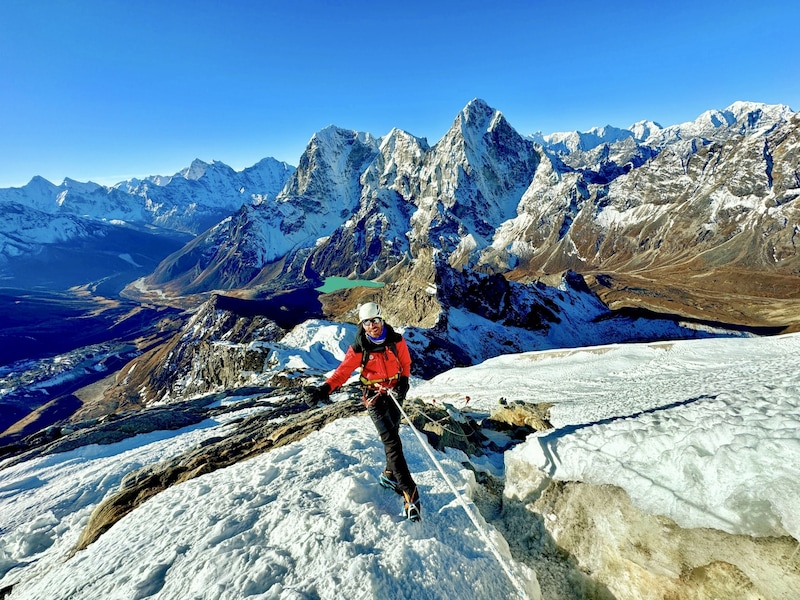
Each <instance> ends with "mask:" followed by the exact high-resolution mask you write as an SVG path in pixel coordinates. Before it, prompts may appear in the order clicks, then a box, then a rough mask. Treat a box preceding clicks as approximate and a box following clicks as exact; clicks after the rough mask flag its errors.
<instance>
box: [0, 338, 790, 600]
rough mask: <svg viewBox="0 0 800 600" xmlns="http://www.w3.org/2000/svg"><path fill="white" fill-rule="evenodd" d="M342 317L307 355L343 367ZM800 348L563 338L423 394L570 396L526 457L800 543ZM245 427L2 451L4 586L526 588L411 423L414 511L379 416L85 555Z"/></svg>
mask: <svg viewBox="0 0 800 600" xmlns="http://www.w3.org/2000/svg"><path fill="white" fill-rule="evenodd" d="M337 331H338V330H336V328H330V329H328V330H326V331H320V332H319V335H318V336H317V337H316V338H314V339H312V340H310V341H309V340H308V339H307V338H305V337H304V338H303V344H305V346H306V347H305V348H303V349H301V350H298V352H297V354H296V356H295V359H294V363H293V366H294V367H295V368H296V367H297V366H298V361H300V360H301V358H300V357H302V356H303V355H305V353H307V354H308V355H309V356H311V355H313V356H314V357H315V361H316V362H318V363H320V362H322V363H325V362H326V364H328V365H330V366H331V367H332V366H334V365H335V364H336V358H335V357H334V356H333V355H332V354H331V353H330V350H327V351H323V348H328V349H331V348H336V347H337V346H338V345H339V344H338V341H337V340H328V339H327V335H328V334H336V332H337ZM799 357H800V334H793V335H786V336H780V337H772V338H738V339H737V338H729V339H706V340H691V341H681V342H674V343H658V344H631V345H612V346H598V347H593V348H582V349H573V350H558V351H555V350H550V351H541V352H533V353H525V354H518V355H509V356H503V357H499V358H496V359H492V360H489V361H486V362H485V363H483V364H481V365H478V366H475V367H471V368H466V369H455V370H453V371H450V372H447V373H444V374H442V375H440V376H438V377H436V378H434V379H433V380H431V381H427V382H422V381H414V382H413V384H412V390H411V393H410V395H411V396H412V397H413V396H418V397H420V398H423V399H425V400H427V401H431V402H432V401H433V400H434V399H435V400H436V401H437V403H442V402H445V401H446V402H449V403H451V404H452V405H454V406H455V407H457V408H462V407H464V397H465V396H466V395H469V396H470V397H471V401H470V403H469V405H468V406H467V407H465V408H467V409H468V410H470V411H472V412H474V413H478V414H479V413H484V412H488V411H489V410H491V408H492V407H493V406H494V405H496V404H497V402H498V399H499V397H500V396H503V397H505V398H507V399H508V400H509V401H512V400H528V401H538V402H545V401H548V402H553V403H554V404H555V406H554V407H553V410H552V420H553V424H554V426H555V427H556V429H555V430H554V431H552V432H549V433H544V434H538V435H535V436H532V437H530V438H529V439H528V441H527V442H525V443H524V444H523V445H521V446H519V447H518V448H517V449H515V450H513V451H511V452H509V453H507V456H506V461H507V462H508V461H523V462H524V463H525V464H528V465H529V466H530V468H531V469H534V468H537V469H541V470H543V471H544V472H545V473H546V474H548V475H549V476H552V477H555V478H557V479H575V480H583V481H588V482H608V483H613V484H615V485H619V486H621V487H623V488H625V489H626V490H627V491H628V493H629V494H630V495H631V497H632V498H633V501H634V502H635V503H637V504H639V505H640V506H645V507H646V508H647V509H649V510H651V511H653V512H656V513H659V514H665V515H668V516H670V517H671V518H673V519H675V520H676V521H678V522H679V523H680V524H682V525H684V526H691V527H696V526H706V527H717V528H720V529H724V530H726V531H738V532H744V533H750V534H753V535H767V534H779V533H782V532H788V533H789V534H791V535H792V536H793V537H794V538H795V539H800V526H799V525H798V521H797V517H796V515H798V514H800V483H798V482H800V472H798V467H797V465H798V464H800V460H799V459H800V442H798V440H797V436H796V432H797V431H798V426H800V410H799V409H800V397H798V393H797V390H798V389H800V385H798V384H800V375H798V373H800V368H799V367H800V364H799V363H800V358H799ZM334 400H336V397H335V396H334ZM250 410H252V409H250ZM235 416H236V413H233V414H231V415H229V416H228V417H227V419H232V418H234V417H235ZM226 427H229V425H228V424H227V421H226V422H223V421H207V422H205V423H202V424H200V425H199V426H196V427H193V428H189V429H187V430H182V431H178V432H169V433H166V432H165V433H154V434H148V435H144V436H138V437H137V438H134V439H132V440H127V441H125V442H121V443H118V444H114V445H111V446H103V447H97V446H89V447H85V448H81V449H78V450H74V451H71V452H68V453H64V454H60V455H54V456H48V457H44V458H39V459H34V460H30V461H28V462H25V463H22V464H19V465H13V466H7V465H3V464H2V463H0V532H2V537H0V589H2V588H3V587H5V586H10V585H13V586H14V587H13V590H12V591H11V593H10V595H9V596H8V597H9V598H10V599H13V600H19V599H23V598H25V599H34V598H52V599H58V598H65V599H66V598H70V599H78V598H86V599H89V598H92V599H94V598H108V599H117V598H118V599H142V598H162V599H163V598H181V599H184V598H198V599H199V598H209V599H210V598H245V597H247V598H281V599H299V598H309V597H315V598H321V599H327V598H390V597H396V598H433V599H436V598H479V599H480V598H485V599H495V598H510V597H514V595H515V591H514V586H513V584H512V583H511V580H510V578H509V577H507V576H506V574H505V573H504V570H503V568H502V566H501V565H500V564H499V561H498V559H497V556H495V555H494V554H493V552H492V551H491V549H490V548H489V547H488V545H487V543H486V542H485V540H484V538H483V537H482V536H481V535H479V532H478V530H477V528H476V527H475V525H474V524H473V523H472V522H471V521H470V519H469V518H468V517H467V515H466V513H465V511H464V510H462V507H461V506H459V503H458V502H457V501H456V500H455V498H454V496H453V494H452V493H451V492H450V490H449V488H448V487H447V486H446V484H445V483H444V481H443V480H442V477H441V476H440V475H439V473H438V472H437V471H436V470H435V468H434V466H433V465H432V464H431V463H430V460H429V458H428V456H427V454H426V453H425V452H424V451H423V449H422V447H421V445H420V444H419V443H418V442H417V440H416V438H415V437H414V436H413V432H411V431H410V430H409V428H408V427H404V428H403V430H402V436H403V442H404V446H405V448H406V453H407V457H408V461H409V464H410V466H411V469H412V471H413V472H414V474H415V477H416V478H417V482H418V484H419V486H420V490H421V496H422V502H423V521H422V522H421V523H419V524H412V523H408V522H405V521H402V520H401V519H399V517H398V516H397V514H398V513H399V511H400V509H401V506H400V501H399V498H398V497H397V496H394V495H393V494H392V493H391V492H388V491H386V490H384V489H382V488H380V487H379V486H378V485H377V484H376V480H375V478H376V476H377V474H378V473H379V472H380V470H381V469H382V468H383V452H382V449H381V446H380V442H379V441H378V439H377V436H376V435H375V433H374V431H373V429H372V424H371V423H370V422H369V420H368V418H367V417H366V416H363V417H361V416H359V417H354V418H350V419H343V420H340V421H337V422H335V423H332V424H330V425H328V426H327V427H325V428H324V429H322V430H320V431H318V432H316V433H314V434H312V435H311V436H309V437H308V438H306V439H305V440H303V441H302V442H298V443H294V444H291V445H288V446H284V447H282V448H280V449H278V450H275V451H273V452H271V453H269V454H266V455H262V456H259V457H256V458H253V459H251V460H249V461H246V462H242V463H239V464H236V465H234V466H231V467H229V468H226V469H222V470H219V471H216V472H214V473H211V474H208V475H205V476H202V477H199V478H197V479H194V480H191V481H188V482H185V483H183V484H181V485H178V486H175V487H173V488H171V489H169V490H167V491H165V492H163V493H161V494H159V495H158V496H156V497H155V498H153V499H151V500H149V501H147V502H145V503H144V504H143V505H142V506H140V507H139V508H137V509H136V510H134V511H133V512H131V513H130V514H128V515H127V516H126V517H124V518H123V519H122V520H121V521H120V522H118V523H117V524H116V525H114V526H113V527H112V528H111V529H110V530H109V531H108V532H106V533H105V534H104V535H103V536H101V538H100V539H99V540H98V541H97V542H95V543H94V544H92V545H90V546H89V547H88V548H87V549H86V550H84V551H81V552H79V553H77V554H76V555H75V556H72V557H69V551H70V549H71V548H72V546H73V545H74V543H75V542H76V541H77V538H78V536H79V534H80V530H81V528H82V526H83V525H84V524H85V523H86V521H87V520H88V517H89V514H90V513H91V510H92V509H93V507H94V506H96V505H97V504H98V503H99V502H100V501H101V500H102V498H103V497H105V496H106V495H108V494H110V493H113V492H114V491H115V490H116V489H117V488H118V486H119V484H120V481H121V479H122V477H123V476H124V474H125V473H126V472H128V471H129V470H131V469H132V468H135V467H137V466H140V465H144V464H150V463H153V462H155V461H158V460H161V459H164V458H167V457H168V456H171V455H174V454H175V453H177V452H180V451H181V450H182V449H184V448H188V447H191V446H193V445H195V444H198V443H201V441H202V440H203V439H205V438H207V437H211V436H217V435H222V434H224V432H225V430H226ZM435 455H436V457H437V459H438V460H440V461H441V462H442V464H443V468H444V470H445V472H446V473H447V474H448V477H449V478H450V479H451V480H452V481H453V482H454V483H455V485H456V487H457V488H458V489H459V490H460V493H462V494H463V495H464V497H465V498H467V499H469V498H470V497H471V494H472V493H473V490H474V489H475V485H476V484H475V483H474V475H473V474H472V472H471V471H469V470H467V469H465V468H464V467H463V466H462V465H461V461H463V460H465V458H466V457H465V456H464V455H463V454H461V453H460V452H455V451H450V452H448V453H446V454H444V453H438V452H437V453H435ZM476 463H477V466H478V467H479V468H483V469H486V470H489V471H491V472H494V473H497V472H498V469H502V466H501V465H499V463H495V464H492V463H491V462H489V461H487V460H486V459H483V461H476ZM507 485H513V482H507ZM479 518H480V517H479ZM482 526H483V527H485V528H487V529H488V530H489V531H490V535H491V537H492V540H493V541H494V542H495V543H496V546H497V548H498V549H499V555H500V557H501V559H502V560H503V561H505V562H506V565H507V566H508V568H509V569H510V570H511V572H512V573H513V574H514V575H515V576H516V577H517V578H519V580H521V581H523V582H525V583H524V585H525V587H526V590H525V593H527V594H528V596H529V597H531V598H536V597H538V596H539V593H538V584H537V583H536V579H535V575H534V574H533V573H532V572H531V571H530V570H529V569H528V568H527V567H526V566H525V565H524V564H522V563H520V562H516V561H514V560H512V559H511V557H510V555H509V552H508V549H507V547H505V545H504V543H503V540H502V539H499V536H498V535H497V534H496V533H494V530H492V529H491V528H490V526H489V525H486V524H485V523H482ZM456 575H457V576H456Z"/></svg>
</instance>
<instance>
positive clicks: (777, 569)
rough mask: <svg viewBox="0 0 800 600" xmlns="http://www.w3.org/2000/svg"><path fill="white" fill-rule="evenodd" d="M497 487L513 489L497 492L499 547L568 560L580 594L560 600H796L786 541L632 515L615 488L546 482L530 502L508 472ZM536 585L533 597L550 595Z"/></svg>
mask: <svg viewBox="0 0 800 600" xmlns="http://www.w3.org/2000/svg"><path fill="white" fill-rule="evenodd" d="M506 480H507V481H513V486H509V487H507V488H506V497H505V498H504V508H503V517H502V521H503V528H504V529H505V531H506V535H507V537H508V536H509V535H513V532H517V534H518V535H519V537H518V538H517V539H515V540H510V542H509V543H510V544H511V546H512V547H514V546H515V545H517V546H518V547H520V548H528V549H530V548H531V547H537V548H540V551H539V552H538V555H539V556H541V557H544V556H547V555H551V556H552V555H554V554H558V553H561V554H564V553H566V554H567V555H569V556H570V557H571V559H570V560H571V561H572V564H573V568H572V569H571V570H570V573H571V574H569V573H568V574H567V579H572V580H573V582H572V584H568V587H569V586H570V585H573V584H574V586H575V587H576V588H577V589H578V590H580V593H578V594H577V595H576V594H575V592H574V591H573V592H568V594H567V595H565V596H563V597H572V598H638V599H641V600H678V599H693V600H700V599H703V600H712V599H718V598H725V599H726V600H755V599H762V600H789V599H790V598H794V597H796V594H797V590H800V555H798V544H797V541H796V540H794V539H793V538H791V537H780V538H775V537H763V538H755V537H748V536H743V535H732V534H728V533H725V532H722V531H718V530H715V529H682V528H681V527H679V526H678V525H676V524H675V523H674V522H673V521H671V520H670V519H668V518H666V517H662V516H658V515H651V514H647V513H644V512H642V511H641V510H639V509H638V508H636V507H635V506H633V505H632V504H631V502H630V499H629V498H628V496H627V494H626V493H625V492H624V491H623V490H622V489H620V488H617V487H615V486H608V485H600V486H596V485H589V484H586V483H579V482H568V483H563V482H549V483H548V484H547V486H546V487H545V489H544V490H543V491H541V492H540V491H539V489H540V488H541V482H535V480H532V479H531V478H530V477H529V474H528V473H524V472H522V471H521V470H520V469H519V468H515V467H512V468H510V469H508V470H507V472H506ZM526 481H528V482H529V483H533V486H532V487H526V484H525V482H526ZM532 566H533V567H534V568H536V566H535V560H534V565H532ZM541 570H542V572H544V571H545V569H541ZM580 572H582V573H588V574H591V577H592V581H588V580H586V579H584V578H582V577H580V576H579V573H580ZM540 583H542V589H543V590H545V589H546V588H547V587H548V586H553V587H556V588H557V587H558V586H559V584H558V583H557V582H547V581H540ZM561 585H563V584H561Z"/></svg>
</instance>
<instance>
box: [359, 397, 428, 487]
mask: <svg viewBox="0 0 800 600" xmlns="http://www.w3.org/2000/svg"><path fill="white" fill-rule="evenodd" d="M367 412H368V413H369V416H370V418H371V419H372V422H373V423H374V424H375V429H377V430H378V435H379V436H380V438H381V442H383V450H384V452H385V453H386V470H387V471H391V472H392V473H394V476H395V477H396V478H397V482H398V484H399V485H398V486H397V487H398V488H399V490H400V491H401V492H407V493H408V495H409V496H410V497H412V498H413V497H414V494H415V492H416V489H417V484H416V483H414V479H413V478H412V477H411V472H410V471H409V470H408V464H407V463H406V457H405V456H404V455H403V443H402V442H401V441H400V420H401V419H402V416H403V415H402V414H401V413H400V409H399V408H398V406H397V405H396V404H395V403H394V400H392V399H391V398H389V396H388V395H386V394H381V395H380V396H378V398H377V400H376V401H375V404H373V405H372V406H368V407H367Z"/></svg>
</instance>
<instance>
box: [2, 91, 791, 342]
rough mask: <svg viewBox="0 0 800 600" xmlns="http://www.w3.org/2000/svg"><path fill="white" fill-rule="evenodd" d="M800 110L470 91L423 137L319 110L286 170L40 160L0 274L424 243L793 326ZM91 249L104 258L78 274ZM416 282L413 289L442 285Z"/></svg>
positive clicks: (354, 269)
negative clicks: (666, 112)
mask: <svg viewBox="0 0 800 600" xmlns="http://www.w3.org/2000/svg"><path fill="white" fill-rule="evenodd" d="M798 126H800V117H798V116H797V114H796V113H794V112H793V111H791V109H789V108H788V107H786V106H783V105H766V104H759V103H752V102H736V103H734V104H732V105H731V106H729V107H727V108H726V109H724V110H711V111H708V112H706V113H703V114H702V115H700V116H699V117H698V118H697V119H696V120H695V121H692V122H689V123H683V124H679V125H673V126H669V127H662V126H660V125H658V124H656V123H653V122H647V121H643V122H640V123H636V124H634V125H632V126H630V127H629V128H627V129H619V128H615V127H611V126H607V127H603V128H596V129H593V130H590V131H588V132H583V133H580V132H571V133H556V134H550V135H542V134H541V133H537V134H534V135H531V136H523V135H521V134H519V133H518V132H516V131H515V130H514V129H513V128H512V127H511V125H510V124H509V123H508V121H507V120H506V119H505V117H504V116H503V115H502V113H500V112H499V111H497V110H495V109H493V108H491V107H490V106H489V105H488V104H487V103H486V102H484V101H482V100H479V99H475V100H473V101H471V102H470V103H469V104H468V105H467V106H466V107H465V108H464V109H463V110H462V111H461V112H460V113H459V114H458V115H457V117H456V118H455V120H454V121H453V124H452V126H451V128H450V129H449V130H448V131H447V133H446V134H445V135H444V136H443V137H442V139H441V140H439V142H437V143H436V144H435V145H433V146H431V145H429V144H428V142H427V140H425V139H422V138H417V137H415V136H413V135H411V134H409V133H407V132H404V131H401V130H399V129H394V130H392V131H391V132H389V133H388V134H387V135H385V136H384V137H380V138H379V137H375V136H373V135H371V134H369V133H364V132H357V131H351V130H345V129H341V128H339V127H336V126H330V127H327V128H325V129H323V130H322V131H319V132H318V133H316V134H315V135H314V136H313V137H312V139H311V140H310V142H309V144H308V146H307V147H306V150H305V151H304V153H303V154H302V156H301V157H300V160H299V163H298V166H297V168H296V169H295V168H293V167H291V166H290V165H287V164H285V163H279V162H278V161H275V160H274V159H264V160H263V161H261V162H260V163H258V164H257V165H255V166H253V167H251V168H249V169H245V170H244V171H241V172H236V171H234V170H233V169H231V168H230V167H227V166H226V165H224V164H222V163H219V162H212V163H210V164H206V163H203V162H201V161H195V162H194V163H193V164H192V165H191V166H190V167H189V168H187V169H185V170H184V171H182V172H180V173H178V174H176V175H174V176H172V177H150V178H147V179H146V180H131V181H127V182H123V183H120V184H118V185H116V186H113V187H111V188H105V187H102V186H98V185H96V184H91V183H87V184H79V183H76V182H73V181H71V180H65V181H64V182H63V183H62V184H61V185H60V186H55V185H53V184H50V183H49V182H46V181H45V180H43V179H41V178H34V180H32V181H31V182H30V183H29V184H28V185H26V186H24V187H22V188H12V189H4V190H0V203H2V205H3V206H4V211H3V217H2V220H0V239H2V245H0V273H2V276H3V277H4V279H5V281H6V282H7V285H8V286H9V287H31V286H33V285H35V284H38V285H48V286H50V287H52V286H59V285H61V286H62V287H63V286H65V287H71V286H75V285H87V284H90V283H92V282H94V285H97V282H98V281H101V282H107V281H109V279H108V277H109V275H108V273H107V272H113V271H114V269H117V270H118V271H122V272H123V273H124V276H122V277H118V278H117V279H115V280H114V286H115V287H113V289H112V291H114V292H118V291H120V290H121V289H122V288H123V287H125V286H124V285H123V283H124V284H125V285H127V288H126V289H125V291H124V292H123V295H124V296H125V297H128V298H134V299H136V300H142V299H149V300H153V299H157V298H163V297H165V296H166V297H186V296H189V295H193V294H207V293H208V292H210V291H212V290H248V293H249V294H252V295H256V296H258V295H264V294H269V293H274V292H276V291H278V290H286V289H297V288H302V287H309V286H314V285H318V284H319V283H320V282H321V281H322V280H323V279H324V278H325V277H328V276H346V277H351V278H353V277H355V278H361V279H375V280H380V281H384V282H386V283H391V282H392V281H401V280H408V277H407V276H408V274H409V272H410V269H412V268H413V265H415V264H416V263H417V262H419V261H430V260H431V257H433V256H434V255H436V256H437V257H439V258H440V259H443V260H444V261H446V263H447V264H449V265H450V267H452V268H454V269H459V270H467V271H475V272H481V273H493V274H498V273H499V274H503V275H504V276H505V277H507V278H508V279H511V280H516V281H521V282H529V281H534V280H537V279H538V278H540V277H542V276H543V275H554V274H556V275H557V274H559V273H561V272H564V271H566V270H572V271H575V272H578V273H581V274H582V275H584V277H585V278H586V280H587V283H588V284H589V285H590V287H591V288H592V289H593V290H594V291H595V292H596V293H598V294H599V295H600V296H601V297H602V298H603V299H604V300H605V301H606V302H607V303H608V304H609V306H612V307H618V308H621V307H639V308H645V309H648V310H652V311H654V312H658V313H668V314H676V315H681V316H684V317H689V318H696V319H701V320H710V321H719V322H726V323H732V324H736V325H744V326H773V327H787V326H788V327H789V328H795V327H796V326H797V322H798V321H800V317H798V315H800V310H797V309H798V308H800V307H799V306H798V303H797V294H796V290H797V276H798V274H799V273H800V258H798V254H797V249H796V243H797V234H798V221H799V219H798V208H797V202H796V201H795V200H796V198H797V196H798V195H800V176H798V174H797V164H798ZM192 236H193V237H192ZM85 253H91V254H92V255H93V256H100V257H106V258H105V259H104V260H100V261H98V260H95V261H93V262H94V264H95V265H97V268H96V269H95V270H94V271H91V270H90V272H84V273H81V269H84V268H85V267H83V266H80V267H79V266H77V265H78V264H80V265H85V263H86V261H85V260H84V255H85ZM56 262H58V265H59V266H58V269H57V271H58V275H55V274H53V273H52V271H53V270H54V269H53V268H49V269H48V268H47V267H46V266H45V265H48V264H49V265H52V264H54V263H56ZM106 263H109V264H106ZM111 263H113V264H111ZM126 277H127V279H128V281H127V282H125V281H124V279H125V278H126ZM133 280H135V283H133V285H131V282H132V281H133ZM416 281H417V285H416V286H415V289H410V290H408V291H407V293H409V294H411V295H412V296H414V297H421V296H424V295H426V293H427V292H426V291H425V290H426V289H427V288H428V286H430V285H435V281H433V280H430V279H429V280H427V281H422V280H421V279H419V278H418V277H417V278H416ZM106 287H110V286H109V285H108V284H107V286H106ZM424 320H425V317H424V315H420V316H419V317H418V318H417V319H410V320H409V322H411V323H417V324H418V323H421V322H423V321H424Z"/></svg>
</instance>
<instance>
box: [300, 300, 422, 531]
mask: <svg viewBox="0 0 800 600" xmlns="http://www.w3.org/2000/svg"><path fill="white" fill-rule="evenodd" d="M358 318H359V321H360V322H359V325H358V329H357V331H356V337H355V340H354V341H353V343H352V344H351V345H350V347H349V348H348V349H347V353H346V354H345V356H344V359H342V362H341V363H340V364H339V366H338V367H337V368H336V370H335V371H334V372H333V374H331V376H330V377H328V379H327V380H326V381H325V383H323V384H322V385H321V386H320V387H318V388H314V392H313V394H314V396H315V399H316V400H320V401H328V396H329V394H330V393H331V392H332V391H334V390H335V389H337V388H339V387H340V386H341V385H342V384H344V383H345V382H346V381H347V380H348V379H349V378H350V376H351V375H352V374H353V371H355V370H356V369H358V368H361V385H362V386H363V400H364V406H365V407H366V408H367V413H368V414H369V416H370V418H371V419H372V422H373V423H374V424H375V428H376V429H377V430H378V435H379V436H380V438H381V442H383V449H384V452H385V454H386V469H385V470H384V472H383V473H381V475H380V477H379V482H380V484H381V485H382V486H383V487H386V488H389V489H391V490H394V491H395V492H397V493H398V494H400V495H401V496H403V499H404V501H405V515H406V517H408V519H410V520H412V521H419V520H420V501H419V491H418V490H417V484H416V483H414V479H413V477H412V476H411V472H410V471H409V468H408V464H407V463H406V458H405V455H404V454H403V444H402V442H401V441H400V420H401V418H402V414H401V412H400V407H399V406H398V405H397V404H396V403H395V401H394V400H393V399H392V398H391V397H390V396H389V394H388V393H387V391H386V390H387V389H389V390H393V391H394V393H395V394H396V396H397V401H398V402H399V403H400V404H401V405H402V403H403V401H404V400H405V398H406V394H407V393H408V387H409V382H408V378H409V376H410V375H411V355H410V354H409V352H408V346H407V345H406V341H405V339H403V336H402V335H401V334H399V333H398V332H396V331H395V330H394V329H393V328H392V326H391V325H389V324H388V323H386V322H385V321H384V320H383V316H382V313H381V308H380V306H378V305H377V304H376V303H375V302H367V303H366V304H362V305H361V306H360V307H359V311H358Z"/></svg>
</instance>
